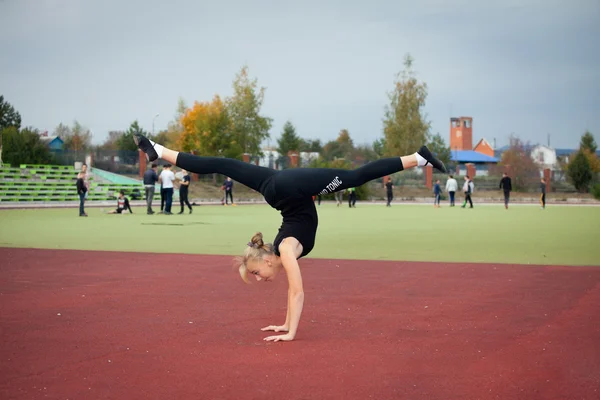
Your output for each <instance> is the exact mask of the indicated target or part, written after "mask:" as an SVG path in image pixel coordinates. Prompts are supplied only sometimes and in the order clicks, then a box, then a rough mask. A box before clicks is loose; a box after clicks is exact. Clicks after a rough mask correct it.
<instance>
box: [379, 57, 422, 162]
mask: <svg viewBox="0 0 600 400" xmlns="http://www.w3.org/2000/svg"><path fill="white" fill-rule="evenodd" d="M412 65H413V59H412V57H411V56H410V55H406V56H405V58H404V67H405V69H404V71H402V72H401V73H399V74H398V75H397V77H396V81H395V82H394V90H393V91H392V92H391V93H389V94H388V97H389V99H390V105H389V106H387V107H386V111H385V118H384V121H383V133H384V135H385V140H386V146H385V149H384V154H385V155H387V156H399V155H406V154H412V153H414V152H415V151H417V150H418V149H419V147H421V146H422V145H423V143H426V142H427V139H428V136H429V129H430V125H431V123H430V122H429V121H427V116H426V115H425V114H424V113H423V111H422V108H423V107H424V106H425V100H426V99H427V84H426V83H424V82H423V83H420V82H419V81H418V80H417V79H416V78H415V73H414V72H413V70H412Z"/></svg>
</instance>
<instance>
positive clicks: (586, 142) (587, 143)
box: [579, 131, 598, 153]
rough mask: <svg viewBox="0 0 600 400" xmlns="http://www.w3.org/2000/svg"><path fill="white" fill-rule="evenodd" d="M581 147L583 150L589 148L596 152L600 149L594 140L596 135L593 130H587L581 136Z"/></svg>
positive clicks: (590, 150) (591, 151)
mask: <svg viewBox="0 0 600 400" xmlns="http://www.w3.org/2000/svg"><path fill="white" fill-rule="evenodd" d="M579 148H580V149H582V150H589V152H590V153H595V152H596V150H598V146H597V145H596V141H595V140H594V135H592V132H590V131H585V133H584V134H583V136H581V141H580V142H579Z"/></svg>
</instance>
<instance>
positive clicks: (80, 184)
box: [76, 171, 88, 217]
mask: <svg viewBox="0 0 600 400" xmlns="http://www.w3.org/2000/svg"><path fill="white" fill-rule="evenodd" d="M76 186H77V194H78V195H79V216H80V217H87V216H88V215H87V214H86V213H85V210H84V207H83V205H84V203H85V197H86V195H87V192H88V190H87V188H86V187H85V173H84V172H83V171H81V172H79V173H78V174H77V183H76Z"/></svg>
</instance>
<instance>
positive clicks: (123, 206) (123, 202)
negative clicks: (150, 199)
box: [108, 190, 133, 214]
mask: <svg viewBox="0 0 600 400" xmlns="http://www.w3.org/2000/svg"><path fill="white" fill-rule="evenodd" d="M123 211H125V214H126V213H127V212H129V214H133V211H132V210H131V207H130V206H129V200H128V199H127V197H125V193H124V192H123V191H122V190H121V191H120V192H119V197H118V198H117V209H116V210H111V211H109V212H108V213H109V214H123Z"/></svg>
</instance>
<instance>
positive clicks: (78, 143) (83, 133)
mask: <svg viewBox="0 0 600 400" xmlns="http://www.w3.org/2000/svg"><path fill="white" fill-rule="evenodd" d="M54 134H55V135H56V136H58V137H60V138H61V139H62V140H63V142H64V145H63V148H64V149H65V150H73V151H82V150H87V149H89V148H90V147H91V145H92V133H91V132H90V130H89V129H88V128H86V127H85V126H83V125H81V124H80V123H79V122H78V121H74V122H73V127H72V128H71V127H69V126H66V125H64V124H63V123H62V122H61V123H60V124H58V126H57V127H56V129H55V130H54Z"/></svg>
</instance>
